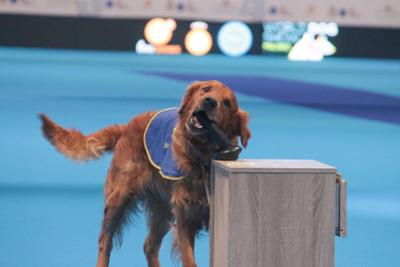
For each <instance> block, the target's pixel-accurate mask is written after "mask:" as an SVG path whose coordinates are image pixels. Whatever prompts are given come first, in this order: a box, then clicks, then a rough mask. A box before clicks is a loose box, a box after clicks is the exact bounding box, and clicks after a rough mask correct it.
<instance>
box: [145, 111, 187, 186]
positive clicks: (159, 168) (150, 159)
mask: <svg viewBox="0 0 400 267" xmlns="http://www.w3.org/2000/svg"><path fill="white" fill-rule="evenodd" d="M171 109H178V108H166V109H163V110H160V111H158V112H157V113H156V114H154V115H153V117H151V119H150V121H149V123H148V124H147V126H146V129H145V130H144V134H143V145H144V150H146V154H147V158H148V159H149V161H150V163H151V165H153V167H154V168H156V169H157V170H158V173H159V174H160V175H161V177H162V178H164V179H167V180H171V181H178V180H182V179H183V178H185V177H184V176H178V177H175V176H169V175H165V174H164V173H163V172H162V171H161V167H160V166H158V165H157V164H156V163H155V162H154V161H153V159H152V158H151V154H150V151H149V149H148V148H147V143H146V135H147V130H148V129H149V127H150V124H151V123H152V122H153V120H154V119H155V118H156V117H157V116H158V115H159V114H160V113H161V112H164V111H167V110H171ZM174 130H175V129H174Z"/></svg>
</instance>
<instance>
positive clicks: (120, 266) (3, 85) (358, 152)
mask: <svg viewBox="0 0 400 267" xmlns="http://www.w3.org/2000/svg"><path fill="white" fill-rule="evenodd" d="M255 77H256V78H257V79H256V78H255ZM202 78H216V79H222V80H224V81H226V82H227V83H228V84H230V85H231V86H232V88H234V89H236V91H237V93H238V99H239V102H240V104H241V106H242V107H243V108H244V109H245V110H247V111H248V112H249V113H250V115H251V125H250V127H251V130H252V133H253V138H252V139H251V141H250V143H249V147H248V149H247V150H245V151H244V153H242V158H289V159H300V158H302V159H316V160H319V161H322V162H325V163H328V164H331V165H333V166H336V167H337V168H338V170H339V171H340V172H341V173H343V174H344V176H345V178H346V179H347V180H348V181H349V196H348V224H349V237H348V238H345V239H338V238H337V239H336V266H340V267H357V266H360V267H375V266H398V265H399V260H398V252H399V251H400V123H399V118H400V105H399V103H400V61H394V60H393V61H390V60H387V61H385V60H366V59H335V58H332V59H327V60H326V61H324V62H322V63H294V62H288V61H287V60H286V59H284V58H274V57H250V56H249V57H243V58H239V59H231V58H227V57H223V56H207V57H202V58H197V57H191V56H181V57H167V56H165V57H163V56H161V57H152V56H137V55H134V54H133V53H110V52H107V53H106V52H87V51H86V52H83V51H73V52H72V51H62V50H45V49H42V50H40V49H13V48H0V147H1V150H2V153H1V154H0V162H1V168H0V251H1V256H0V266H2V267H22V266H32V267H36V266H37V267H54V266H57V267H70V266H77V267H79V266H94V265H95V260H96V254H97V235H98V231H99V228H100V223H101V217H102V209H103V199H102V186H103V183H104V177H105V174H106V171H107V167H108V165H109V162H110V158H111V157H110V156H107V157H105V158H103V159H101V160H99V161H96V162H91V163H90V164H76V163H73V162H71V161H69V160H67V159H66V158H64V157H63V156H61V155H60V154H58V153H56V152H55V150H54V149H53V148H52V147H51V146H50V145H49V144H48V143H47V142H46V141H45V140H44V139H43V138H42V136H41V133H40V129H39V128H40V124H39V120H38V118H37V113H39V112H44V113H46V114H48V115H50V116H51V117H52V118H54V120H56V121H57V122H59V123H60V124H61V125H63V126H66V127H75V128H79V129H82V130H83V131H84V132H85V133H89V132H91V131H95V130H97V129H99V128H102V127H105V126H107V125H109V124H112V123H125V122H127V121H128V120H129V119H130V118H131V117H132V116H134V115H136V114H138V113H140V112H143V111H147V110H152V109H160V108H165V107H170V106H177V105H179V103H180V99H181V97H182V94H183V92H184V89H185V87H186V86H187V84H188V81H189V80H192V79H202ZM244 79H247V80H246V81H249V82H246V83H243V82H241V81H243V80H244ZM283 85H285V86H286V87H282V86H283ZM300 85H302V86H300ZM304 85H307V86H304ZM235 87H237V88H235ZM310 88H311V89H312V90H311V89H310ZM318 88H320V89H318ZM280 89H281V90H280ZM310 90H311V91H310ZM283 91H285V94H282V92H283ZM337 92H339V93H337ZM335 95H340V97H339V98H338V99H335ZM343 101H344V102H346V103H345V104H343ZM145 234H146V229H145V224H144V221H143V218H138V219H137V220H136V221H135V223H134V225H132V226H131V227H129V229H128V232H127V233H126V234H125V239H124V243H123V245H122V247H121V248H120V249H116V250H115V251H114V253H113V254H112V258H111V266H114V267H124V266H146V264H145V258H144V256H143V253H142V243H143V240H144V237H145ZM170 243H171V237H170V236H168V237H167V239H166V241H165V243H164V245H163V247H162V250H161V255H160V257H161V261H162V263H163V265H162V266H163V267H166V266H176V262H174V260H173V259H172V258H171V256H170V245H171V244H170ZM208 253H209V250H208V236H207V234H204V236H203V237H202V238H201V239H200V240H199V241H198V242H197V243H196V257H197V260H198V263H199V266H200V267H205V266H208V259H209V257H208Z"/></svg>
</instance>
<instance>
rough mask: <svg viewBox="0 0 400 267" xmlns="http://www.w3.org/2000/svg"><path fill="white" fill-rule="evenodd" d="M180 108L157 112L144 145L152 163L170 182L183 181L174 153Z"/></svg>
mask: <svg viewBox="0 0 400 267" xmlns="http://www.w3.org/2000/svg"><path fill="white" fill-rule="evenodd" d="M178 110H179V109H178V108H169V109H164V110H161V111H160V112H157V113H156V114H155V115H154V116H153V117H152V118H151V119H150V121H149V123H148V125H147V127H146V130H145V132H144V137H143V143H144V148H145V150H146V154H147V157H148V159H149V161H150V163H151V164H152V165H153V166H154V167H155V168H157V169H158V170H159V172H160V174H161V176H162V177H164V178H166V179H169V180H179V179H182V178H183V176H182V173H181V172H180V171H179V170H178V167H177V166H176V159H175V157H174V155H173V153H172V133H173V132H174V129H175V127H176V124H177V122H178V119H179V114H178Z"/></svg>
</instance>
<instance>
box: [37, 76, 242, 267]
mask: <svg viewBox="0 0 400 267" xmlns="http://www.w3.org/2000/svg"><path fill="white" fill-rule="evenodd" d="M199 110H204V111H205V112H206V113H207V115H208V117H209V118H210V119H212V120H214V121H215V122H216V123H217V125H218V126H219V127H220V129H221V130H222V131H223V132H224V133H225V134H226V135H227V136H228V137H229V138H230V140H231V142H232V144H237V137H238V136H239V137H240V138H241V142H242V145H243V146H244V147H246V146H247V141H248V139H249V138H250V131H249V129H248V127H247V123H248V115H247V113H246V112H244V111H243V110H241V109H239V107H238V104H237V101H236V97H235V95H234V93H233V92H232V90H230V89H229V88H228V87H227V86H225V85H224V84H222V83H220V82H218V81H205V82H195V83H193V84H191V85H190V86H189V88H188V89H187V91H186V94H185V97H184V99H183V102H182V105H181V107H180V108H179V117H178V121H177V123H176V126H175V129H174V131H173V134H172V151H173V154H174V157H175V159H176V165H177V167H178V169H179V170H180V171H181V173H182V174H183V178H182V179H179V180H178V179H176V180H169V179H164V178H163V177H162V176H161V174H160V171H159V170H158V169H157V168H156V167H155V166H154V165H153V164H152V163H151V162H150V161H149V158H148V156H147V154H146V153H147V151H146V149H147V148H145V146H144V135H145V132H146V131H147V125H148V124H149V121H151V120H152V118H153V116H154V115H155V114H156V112H147V113H143V114H141V115H139V116H137V117H135V118H133V119H132V120H131V121H130V122H129V123H128V124H127V125H113V126H110V127H107V128H105V129H102V130H100V131H98V132H96V133H93V134H90V135H87V136H85V135H83V134H82V133H80V132H79V131H76V130H66V129H64V128H62V127H60V126H58V125H57V124H56V123H54V122H53V121H51V120H50V119H49V118H48V117H47V116H45V115H41V119H42V122H43V126H42V130H43V134H44V136H45V137H46V138H47V139H48V140H49V141H50V142H51V143H52V144H53V145H54V146H55V147H56V148H57V150H58V151H60V152H61V153H62V154H64V155H66V156H67V157H69V158H72V159H74V160H78V161H85V160H89V159H96V158H98V157H100V156H101V155H102V154H103V153H105V152H109V151H113V152H114V155H113V159H112V162H111V167H110V169H109V171H108V175H107V181H106V185H105V208H104V218H103V225H102V229H101V232H100V236H99V252H98V253H99V254H98V259H97V267H106V266H108V263H109V258H110V253H111V249H112V245H113V241H114V242H116V241H117V242H118V241H119V242H120V241H121V234H122V228H123V226H124V224H125V223H126V222H127V219H128V215H129V214H130V213H132V212H134V211H135V210H136V209H137V206H138V204H141V205H143V207H144V210H145V213H146V215H147V222H148V230H149V234H148V236H147V238H146V241H145V243H144V253H145V255H146V258H147V262H148V266H151V267H158V266H160V263H159V260H158V253H159V249H160V245H161V241H162V239H163V237H164V236H165V234H166V233H167V232H168V231H169V229H170V227H171V225H172V224H173V223H174V222H175V223H176V234H175V242H174V243H175V248H176V250H177V252H179V255H180V257H181V260H182V263H183V266H184V267H195V266H196V263H195V259H194V253H193V252H194V239H195V236H196V234H197V233H198V232H199V231H200V230H202V229H208V220H209V207H208V202H207V197H206V189H205V186H206V184H207V182H208V178H209V172H210V169H209V163H210V160H211V157H212V155H213V153H214V152H215V151H216V150H217V149H218V146H217V145H215V144H213V143H211V141H210V140H209V137H208V135H207V132H206V131H205V129H204V128H203V127H202V125H201V124H200V123H199V122H198V120H196V119H195V118H194V117H193V115H192V114H193V112H194V111H199Z"/></svg>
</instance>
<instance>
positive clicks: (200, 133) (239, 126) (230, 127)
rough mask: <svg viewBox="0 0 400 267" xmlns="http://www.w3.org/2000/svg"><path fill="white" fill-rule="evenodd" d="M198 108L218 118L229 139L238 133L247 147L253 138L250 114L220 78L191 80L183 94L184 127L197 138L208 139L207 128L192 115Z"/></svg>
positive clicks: (181, 110) (210, 116)
mask: <svg viewBox="0 0 400 267" xmlns="http://www.w3.org/2000/svg"><path fill="white" fill-rule="evenodd" d="M196 111H204V112H206V114H207V116H208V117H209V118H210V119H211V120H213V121H214V122H216V124H217V125H218V126H219V128H220V129H221V130H222V131H223V132H224V133H225V134H226V135H227V136H228V138H230V139H234V138H235V137H236V136H239V137H240V139H241V143H242V145H243V146H244V147H246V146H247V141H248V139H249V138H250V136H251V134H250V130H249V128H248V114H247V112H245V111H243V110H242V109H240V108H239V106H238V103H237V100H236V96H235V94H234V93H233V91H232V90H231V89H230V88H228V87H227V86H226V85H224V84H223V83H221V82H218V81H204V82H194V83H192V84H191V85H190V86H189V87H188V89H187V91H186V94H185V96H184V98H183V101H182V105H181V107H180V110H179V114H180V118H181V123H183V124H184V126H185V127H184V128H185V131H186V132H187V133H188V134H189V135H190V136H191V137H192V138H194V139H203V140H204V139H206V138H207V131H206V129H205V128H204V127H203V125H201V123H200V122H199V120H198V119H197V118H196V117H195V116H193V113H194V112H196Z"/></svg>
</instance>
